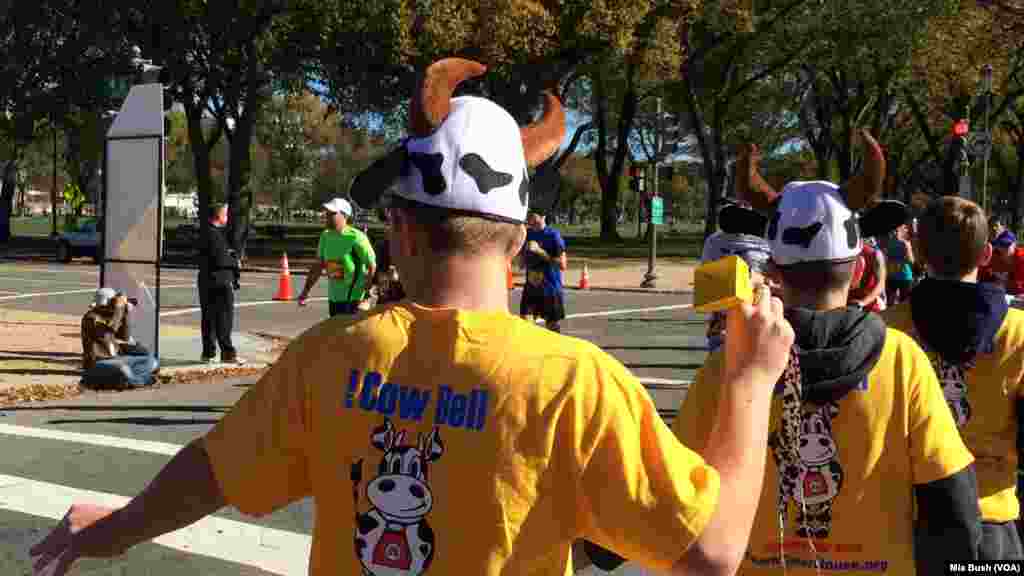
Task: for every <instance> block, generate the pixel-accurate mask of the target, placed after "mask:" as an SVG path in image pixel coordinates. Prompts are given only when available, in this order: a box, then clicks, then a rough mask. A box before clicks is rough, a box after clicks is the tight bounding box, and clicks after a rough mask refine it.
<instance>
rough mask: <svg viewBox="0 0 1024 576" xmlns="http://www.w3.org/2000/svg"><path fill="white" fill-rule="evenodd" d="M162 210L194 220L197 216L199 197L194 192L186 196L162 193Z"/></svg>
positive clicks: (175, 193)
mask: <svg viewBox="0 0 1024 576" xmlns="http://www.w3.org/2000/svg"><path fill="white" fill-rule="evenodd" d="M164 209H165V210H170V211H174V212H177V213H178V214H180V215H181V216H184V217H186V218H195V217H196V216H198V215H199V196H198V194H197V193H196V191H195V190H192V191H190V192H188V193H187V194H181V193H178V192H164Z"/></svg>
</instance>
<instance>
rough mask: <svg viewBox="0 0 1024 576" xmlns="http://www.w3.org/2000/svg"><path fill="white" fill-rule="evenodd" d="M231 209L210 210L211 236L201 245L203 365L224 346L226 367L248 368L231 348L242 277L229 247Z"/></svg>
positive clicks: (216, 206) (219, 207)
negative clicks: (227, 233)
mask: <svg viewBox="0 0 1024 576" xmlns="http://www.w3.org/2000/svg"><path fill="white" fill-rule="evenodd" d="M227 223H228V207H227V206H226V205H224V204H217V205H214V206H211V207H210V227H209V234H208V235H207V236H206V237H205V238H203V239H202V240H201V242H200V244H199V307H200V308H201V310H202V316H203V319H202V330H203V356H202V360H203V362H207V363H211V362H213V359H214V357H215V356H216V353H217V345H218V344H219V345H220V360H221V362H223V363H225V364H244V363H245V362H244V361H243V360H242V359H241V358H239V357H238V354H237V353H236V352H235V347H234V346H233V345H232V344H231V328H232V323H233V320H234V316H235V293H234V290H237V289H238V279H239V275H240V270H239V264H238V257H237V255H236V253H235V250H234V249H233V248H231V245H230V244H229V243H228V240H227V236H226V233H225V226H226V225H227Z"/></svg>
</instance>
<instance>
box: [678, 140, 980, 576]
mask: <svg viewBox="0 0 1024 576" xmlns="http://www.w3.org/2000/svg"><path fill="white" fill-rule="evenodd" d="M865 141H866V143H867V144H868V152H867V153H866V154H867V157H868V158H867V160H866V161H865V164H866V170H867V172H868V173H869V174H870V173H872V171H874V173H876V174H877V173H882V174H884V168H880V167H879V166H878V164H880V163H882V160H881V154H880V152H879V151H878V150H877V149H875V148H876V146H877V145H876V144H875V143H874V141H873V140H872V139H870V137H869V136H865ZM872 162H873V163H875V164H873V165H872V164H871V163H872ZM882 166H883V167H884V164H882ZM863 185H864V182H863V180H861V179H860V178H859V177H858V180H854V181H853V182H851V184H850V185H849V187H848V188H840V187H839V186H836V185H835V184H832V183H830V182H820V181H815V182H791V183H790V184H788V185H787V186H786V187H785V188H784V189H783V190H782V192H781V195H780V196H778V197H777V198H776V199H775V200H776V202H775V203H774V205H773V206H772V211H771V218H770V220H769V225H768V230H767V239H768V241H769V243H770V244H771V254H772V264H771V266H770V270H769V275H771V276H774V277H775V279H776V280H777V281H778V282H779V283H780V285H781V286H782V293H783V297H782V300H783V302H784V303H785V306H786V318H787V319H788V320H789V321H790V323H791V324H792V326H793V329H794V331H795V332H796V345H795V346H794V350H793V354H792V359H791V362H790V365H789V366H788V367H787V369H786V372H785V373H784V375H783V377H782V379H780V381H779V383H778V387H777V394H778V399H777V403H776V404H775V405H774V406H773V409H772V415H771V430H772V432H771V436H770V439H769V450H768V452H769V454H770V455H771V460H770V461H769V464H768V467H767V469H766V477H765V481H764V483H763V489H762V492H761V495H760V503H759V506H758V511H757V516H756V520H755V524H754V531H753V534H751V539H750V547H749V549H748V553H747V556H746V558H745V559H744V562H743V566H742V568H741V573H742V574H744V576H750V575H768V574H773V575H774V574H783V573H785V572H790V573H794V574H816V573H817V572H818V570H821V571H822V572H825V573H829V572H834V571H844V572H847V573H856V574H866V573H878V572H882V573H886V574H899V575H908V574H915V573H917V574H927V575H932V574H943V573H947V572H946V570H947V568H946V566H945V563H946V562H947V561H950V560H971V559H974V558H976V554H977V550H976V542H977V539H978V538H979V537H980V534H979V532H980V522H979V519H978V509H977V505H976V504H974V502H973V500H972V498H973V497H975V495H976V494H977V490H976V487H975V476H974V471H973V465H972V461H973V458H972V456H971V454H970V453H969V452H968V450H967V448H966V447H965V446H964V443H963V441H962V440H961V439H960V437H959V435H958V434H956V427H955V424H954V423H953V419H952V417H951V416H950V414H949V410H948V409H946V408H945V401H944V400H943V397H942V390H941V389H940V388H939V385H938V381H937V380H936V377H935V373H934V371H933V370H932V368H931V366H930V364H929V363H928V359H927V357H926V356H925V355H924V353H923V352H922V351H921V349H920V347H919V346H917V344H915V343H914V342H913V341H912V340H911V339H910V338H908V337H907V336H906V335H904V334H902V333H900V332H898V331H896V330H891V329H886V327H885V324H884V323H883V322H882V320H881V318H880V317H879V316H878V315H876V314H874V313H872V312H869V311H867V310H863V309H861V308H859V307H855V306H847V301H848V291H849V289H850V284H851V280H852V278H851V276H852V271H853V267H854V265H855V259H856V258H857V256H858V255H859V254H860V251H861V245H862V237H861V236H862V234H863V235H864V236H867V235H869V234H870V235H878V234H881V233H884V232H885V231H886V230H885V229H884V227H881V228H879V227H880V226H881V224H880V222H882V223H886V222H883V221H885V220H890V216H886V215H885V214H883V212H884V210H887V209H888V208H887V207H886V205H884V204H883V205H879V204H875V202H874V198H873V196H874V194H873V193H871V192H867V193H864V192H863V191H860V190H858V187H859V186H863ZM865 199H867V200H866V201H865ZM754 204H755V205H756V204H758V203H754ZM865 205H867V206H880V207H879V208H877V210H876V209H870V210H866V211H865V212H864V213H862V214H861V215H860V216H859V218H857V217H856V216H855V212H856V211H857V210H858V209H862V208H864V207H865ZM899 213H902V214H905V212H903V211H902V210H898V211H897V215H899ZM904 217H905V216H904ZM858 222H860V224H859V225H858ZM894 222H895V223H898V222H899V219H892V220H890V221H889V222H887V225H890V226H891V225H892V224H893V223H894ZM868 223H871V224H872V226H874V229H871V230H869V229H868ZM861 226H863V227H864V229H863V230H861ZM730 336H731V335H730ZM726 344H728V338H726ZM723 370H724V364H723V358H722V356H721V355H719V354H712V355H710V356H709V357H708V359H707V361H706V362H705V364H704V367H703V368H702V369H701V370H700V372H699V373H698V375H697V378H696V379H695V381H694V383H693V385H692V386H691V388H690V390H689V391H688V393H687V396H686V398H685V400H684V402H683V404H682V407H681V408H680V411H679V414H678V416H677V417H676V419H675V421H674V422H673V430H674V431H675V432H676V434H677V435H678V436H679V438H680V440H681V441H682V442H683V444H685V445H686V446H692V447H695V448H697V451H698V452H700V453H702V450H701V447H702V446H705V445H706V441H707V438H708V435H709V434H710V433H711V431H712V430H713V427H714V421H713V420H712V419H711V418H709V417H708V413H709V411H710V407H712V406H714V405H715V404H716V403H717V402H718V398H719V396H720V395H721V394H722V393H723V388H722V387H721V386H720V385H719V381H720V380H721V377H722V374H723ZM915 512H916V513H917V520H918V525H917V526H915ZM915 552H918V553H917V554H916V556H917V557H916V558H915ZM915 560H916V561H917V565H916V566H915Z"/></svg>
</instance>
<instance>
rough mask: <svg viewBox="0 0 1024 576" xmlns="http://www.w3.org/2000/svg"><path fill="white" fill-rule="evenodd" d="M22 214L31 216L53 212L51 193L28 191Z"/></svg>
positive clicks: (23, 202)
mask: <svg viewBox="0 0 1024 576" xmlns="http://www.w3.org/2000/svg"><path fill="white" fill-rule="evenodd" d="M21 209H22V212H23V213H24V214H28V215H31V216H40V215H42V214H49V213H50V212H51V211H52V210H53V205H52V204H51V203H50V193H49V192H44V191H42V190H26V191H25V192H24V196H23V201H22V208H21Z"/></svg>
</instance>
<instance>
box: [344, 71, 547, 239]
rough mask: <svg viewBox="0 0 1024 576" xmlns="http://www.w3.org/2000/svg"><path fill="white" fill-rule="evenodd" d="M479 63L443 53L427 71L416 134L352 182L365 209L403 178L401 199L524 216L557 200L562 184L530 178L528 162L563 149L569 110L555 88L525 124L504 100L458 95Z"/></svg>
mask: <svg viewBox="0 0 1024 576" xmlns="http://www.w3.org/2000/svg"><path fill="white" fill-rule="evenodd" d="M484 70H485V68H484V67H483V66H482V65H480V64H478V63H475V62H472V61H468V60H462V59H458V58H452V59H446V60H441V61H439V62H435V63H434V64H433V65H431V66H430V67H429V68H428V69H427V72H426V75H425V78H426V80H424V81H423V82H421V84H420V87H419V91H418V92H417V93H416V94H414V95H413V99H412V101H413V103H414V104H418V103H421V102H424V103H426V104H424V106H431V107H432V108H431V110H430V111H429V112H426V111H424V109H422V106H420V107H417V106H414V110H413V111H412V112H411V113H410V133H411V136H410V138H408V139H407V140H406V141H404V142H403V143H402V145H401V146H399V147H398V148H397V149H395V150H393V151H392V152H391V153H389V154H388V155H387V156H385V157H383V158H381V159H379V160H377V161H376V162H374V163H373V164H372V165H371V166H370V167H369V168H367V169H366V170H364V171H363V172H362V173H360V174H359V175H358V176H357V177H356V179H355V180H354V181H353V183H352V188H351V190H350V195H351V197H352V199H353V200H354V201H355V202H356V203H357V204H358V205H359V206H361V207H363V208H371V207H373V206H374V205H376V204H377V203H378V202H380V200H381V196H382V195H383V194H384V191H386V190H388V189H390V188H391V187H392V184H394V183H395V182H396V181H397V186H396V187H395V191H394V193H393V194H394V199H404V200H407V201H410V202H412V203H413V204H421V205H426V206H433V207H438V208H445V209H447V210H450V211H452V212H456V213H465V214H469V215H481V216H486V217H490V218H492V219H496V220H500V221H508V222H516V223H522V222H525V220H526V214H527V210H528V208H532V209H536V210H541V211H545V210H548V209H550V207H551V206H552V205H553V204H554V202H555V201H557V193H558V187H557V186H550V185H545V186H537V185H536V184H532V185H531V182H530V176H529V171H528V168H529V167H530V166H537V165H539V164H540V163H541V162H542V161H543V160H544V159H546V158H548V157H550V156H551V155H552V154H553V153H555V152H557V151H558V147H559V145H560V144H561V140H562V137H563V136H564V133H565V115H564V112H563V111H562V107H561V104H560V103H559V101H558V99H557V98H556V97H555V96H554V95H550V94H549V95H547V99H546V102H545V107H544V116H543V118H542V119H541V120H539V121H538V122H537V123H536V124H534V125H531V126H530V127H526V128H520V126H519V125H518V124H517V123H516V120H515V119H514V118H513V117H512V115H511V114H509V113H508V112H507V111H506V110H505V109H503V108H502V107H501V106H498V105H497V104H495V103H494V102H492V101H490V100H487V99H485V98H480V97H476V96H462V97H458V98H452V97H451V91H452V90H453V89H454V88H455V85H456V84H458V83H459V82H461V81H462V80H464V79H466V78H469V77H472V76H476V75H479V74H481V73H483V71H484Z"/></svg>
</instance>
